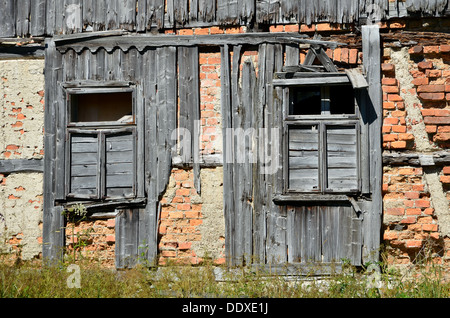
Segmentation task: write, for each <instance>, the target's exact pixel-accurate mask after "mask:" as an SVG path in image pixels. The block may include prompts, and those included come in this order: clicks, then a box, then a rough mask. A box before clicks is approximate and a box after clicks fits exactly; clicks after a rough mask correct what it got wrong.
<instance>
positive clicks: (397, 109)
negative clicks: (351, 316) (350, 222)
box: [382, 44, 450, 264]
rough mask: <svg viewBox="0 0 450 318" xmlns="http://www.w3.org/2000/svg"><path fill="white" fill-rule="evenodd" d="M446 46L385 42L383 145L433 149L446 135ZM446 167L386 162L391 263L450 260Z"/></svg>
mask: <svg viewBox="0 0 450 318" xmlns="http://www.w3.org/2000/svg"><path fill="white" fill-rule="evenodd" d="M449 53H450V47H449V45H447V44H436V45H424V46H422V45H415V46H411V47H403V48H385V50H384V63H383V64H382V72H383V80H382V85H383V86H382V87H383V115H384V122H383V131H382V133H383V148H384V150H385V151H388V152H389V151H395V152H399V153H418V154H432V153H433V152H435V151H443V150H447V149H448V147H449V145H450V144H449V141H450V134H449V132H450V126H449V125H450V116H449V115H450V108H449V106H450V105H449V102H450V94H449V93H448V92H449V90H450V86H449V84H450V76H449V75H450V64H449V61H450V54H449ZM449 172H450V169H449V168H448V167H442V166H431V167H428V166H426V167H421V166H420V165H414V166H411V165H403V166H385V167H384V178H383V193H384V197H383V199H384V235H383V239H384V244H385V245H386V257H387V259H388V261H389V263H392V264H409V263H412V262H415V261H420V260H422V259H423V258H431V259H433V261H435V262H438V263H447V262H448V261H449V256H450V255H449V254H448V253H449V250H448V246H449V242H448V237H447V235H448V234H449V233H446V230H445V229H444V226H446V225H445V223H446V219H447V218H448V203H449V202H450V201H448V199H449V198H450V195H449V189H450V188H449V181H450V180H449V178H448V174H449Z"/></svg>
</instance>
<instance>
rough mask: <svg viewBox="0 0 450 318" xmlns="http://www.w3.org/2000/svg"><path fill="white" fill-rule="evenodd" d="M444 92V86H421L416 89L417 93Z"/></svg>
mask: <svg viewBox="0 0 450 318" xmlns="http://www.w3.org/2000/svg"><path fill="white" fill-rule="evenodd" d="M444 90H445V86H444V85H421V86H419V87H418V88H417V92H418V93H440V92H444Z"/></svg>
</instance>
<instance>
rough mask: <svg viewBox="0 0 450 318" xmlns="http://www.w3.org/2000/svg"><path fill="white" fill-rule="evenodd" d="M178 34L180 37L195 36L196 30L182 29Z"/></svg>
mask: <svg viewBox="0 0 450 318" xmlns="http://www.w3.org/2000/svg"><path fill="white" fill-rule="evenodd" d="M178 34H179V35H193V34H194V30H193V29H181V30H178Z"/></svg>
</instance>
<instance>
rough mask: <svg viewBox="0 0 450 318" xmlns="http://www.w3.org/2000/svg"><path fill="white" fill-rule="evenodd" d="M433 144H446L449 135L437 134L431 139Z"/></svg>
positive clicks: (449, 138)
mask: <svg viewBox="0 0 450 318" xmlns="http://www.w3.org/2000/svg"><path fill="white" fill-rule="evenodd" d="M433 141H435V142H447V141H450V133H437V134H436V135H434V137H433Z"/></svg>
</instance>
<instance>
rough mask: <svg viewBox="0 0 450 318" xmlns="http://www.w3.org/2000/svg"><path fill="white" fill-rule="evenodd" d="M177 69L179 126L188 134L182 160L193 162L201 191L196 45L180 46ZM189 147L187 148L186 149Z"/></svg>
mask: <svg viewBox="0 0 450 318" xmlns="http://www.w3.org/2000/svg"><path fill="white" fill-rule="evenodd" d="M178 63H179V66H178V69H179V75H178V76H179V83H180V84H179V90H180V92H179V99H180V115H179V117H180V121H179V125H178V127H179V128H182V129H186V130H187V131H188V132H189V134H188V136H190V140H189V141H185V140H184V138H187V137H188V136H183V144H182V145H181V146H182V151H183V153H182V156H183V157H182V160H183V162H185V163H190V162H192V163H193V167H194V186H195V189H196V190H197V193H201V185H200V162H199V161H200V158H199V152H200V146H199V138H200V136H199V127H196V126H198V125H199V121H200V84H199V54H198V47H180V48H179V49H178ZM188 147H189V149H188Z"/></svg>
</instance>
